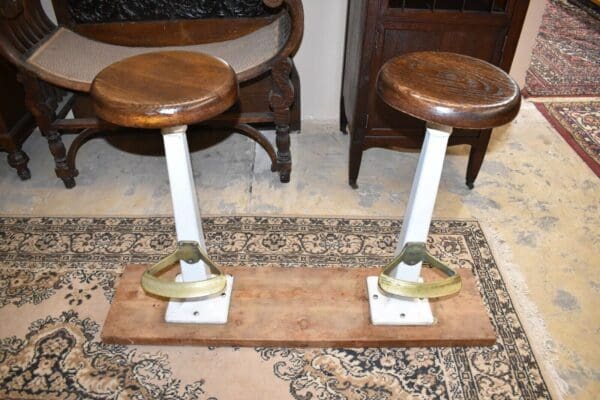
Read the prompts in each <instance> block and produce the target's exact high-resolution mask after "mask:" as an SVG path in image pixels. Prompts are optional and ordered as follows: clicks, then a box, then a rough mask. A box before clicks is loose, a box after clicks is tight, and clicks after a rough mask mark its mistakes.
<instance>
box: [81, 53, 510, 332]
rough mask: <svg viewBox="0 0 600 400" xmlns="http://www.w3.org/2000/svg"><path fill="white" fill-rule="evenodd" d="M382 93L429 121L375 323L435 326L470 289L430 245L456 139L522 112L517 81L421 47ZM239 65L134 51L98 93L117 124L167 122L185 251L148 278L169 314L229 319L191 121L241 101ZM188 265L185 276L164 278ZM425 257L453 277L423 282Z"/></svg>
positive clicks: (373, 283)
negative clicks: (208, 233) (198, 184)
mask: <svg viewBox="0 0 600 400" xmlns="http://www.w3.org/2000/svg"><path fill="white" fill-rule="evenodd" d="M377 91H378V93H379V96H380V97H381V98H382V99H383V100H384V101H385V102H386V103H387V104H388V105H389V106H391V107H393V108H394V109H396V110H398V111H401V112H404V113H407V114H410V115H412V116H415V117H417V118H420V119H422V120H425V121H427V130H426V135H425V140H424V143H423V148H422V151H421V156H420V159H419V163H418V166H417V171H416V175H415V179H414V182H413V186H412V190H411V195H410V199H409V202H408V208H407V211H406V213H405V219H404V223H403V225H402V232H401V234H400V237H399V243H398V248H397V252H396V254H397V255H396V257H395V258H394V259H393V260H392V261H391V262H390V263H389V264H388V265H387V266H386V267H385V268H384V269H383V271H382V272H381V274H380V275H379V276H372V277H368V278H367V289H368V295H369V306H370V316H371V322H372V323H373V324H375V325H431V324H434V323H435V318H434V317H433V315H432V312H431V308H430V305H429V302H428V299H429V298H439V297H445V296H450V295H452V294H455V293H457V292H458V291H460V289H461V276H460V275H459V274H458V273H457V272H455V271H454V270H452V269H451V268H449V267H448V266H446V265H444V264H443V263H442V262H440V261H439V260H437V259H436V258H434V257H433V256H432V255H431V254H430V253H429V252H428V251H427V249H426V245H425V243H426V241H427V235H428V232H429V226H430V224H431V218H432V213H433V208H434V204H435V200H436V195H437V191H438V187H439V182H440V177H441V172H442V167H443V162H444V157H445V152H446V148H447V143H448V138H449V136H450V134H451V132H452V127H455V128H472V129H484V128H493V127H497V126H500V125H503V124H505V123H507V122H509V121H511V120H512V119H513V118H514V117H515V116H516V114H517V113H518V110H519V105H520V93H519V88H518V85H517V84H516V83H515V82H514V80H513V79H512V78H510V77H509V76H508V75H507V74H506V73H504V72H503V71H502V70H500V69H498V68H496V67H494V66H492V65H490V64H488V63H486V62H484V61H481V60H478V59H475V58H471V57H467V56H462V55H458V54H453V53H441V52H420V53H411V54H406V55H404V56H401V57H397V58H395V59H392V60H390V61H389V62H388V63H387V64H385V65H384V66H383V68H382V69H381V71H380V74H379V78H378V81H377ZM237 94H238V83H237V79H236V75H235V73H234V71H233V70H232V68H231V67H230V66H229V65H228V64H227V63H225V62H224V61H223V60H220V59H217V58H215V57H212V56H209V55H204V54H198V53H189V52H178V51H168V52H157V53H147V54H143V55H138V56H135V57H131V58H128V59H125V60H122V61H120V62H117V63H115V64H113V65H111V66H109V67H108V68H106V69H105V70H103V71H102V72H101V73H100V74H99V75H98V76H97V77H96V79H95V80H94V83H93V85H92V90H91V95H92V98H93V101H94V107H95V111H96V113H97V115H98V116H99V117H100V118H102V119H104V120H106V121H108V122H110V123H113V124H116V125H120V126H124V127H134V128H149V129H157V128H158V129H161V130H162V133H163V139H164V148H165V156H166V160H167V167H168V172H169V182H170V187H171V196H172V201H173V211H174V217H175V226H176V231H177V240H178V248H177V250H176V251H175V252H174V253H173V254H171V255H170V256H168V257H167V258H165V259H163V260H162V261H161V262H159V263H158V264H156V265H154V266H152V267H150V268H148V269H147V270H146V271H145V272H144V274H143V276H142V282H141V284H142V286H143V288H144V290H145V291H146V292H148V293H150V294H153V295H157V296H160V297H163V298H169V299H171V301H170V303H169V306H168V308H167V311H166V321H167V322H174V323H177V322H179V323H204V324H224V323H226V322H227V319H228V312H229V307H230V300H231V295H232V287H233V277H232V276H230V275H227V274H225V273H224V272H222V271H221V270H220V269H219V267H218V266H216V265H215V264H214V263H213V262H212V261H211V260H210V259H209V257H208V255H207V253H206V245H205V241H204V234H203V232H202V222H201V218H200V211H199V207H198V200H197V194H196V189H195V185H194V179H193V173H192V167H191V162H190V155H189V149H188V145H187V139H186V127H187V125H189V124H193V123H194V124H195V123H199V122H202V121H205V120H209V119H211V118H213V117H215V116H217V115H219V114H220V113H222V112H224V111H226V110H227V109H228V108H229V107H231V106H232V105H233V104H234V103H235V102H236V101H237ZM177 262H179V264H180V266H181V274H180V276H178V278H177V280H176V281H173V280H172V279H165V278H163V277H161V276H160V275H161V274H162V273H163V272H164V271H165V270H166V269H167V268H170V267H171V266H172V265H173V264H176V263H177ZM422 264H426V265H429V266H431V267H433V268H435V269H437V270H438V271H440V272H441V273H443V274H444V278H443V279H440V280H435V281H433V282H422V281H421V267H422Z"/></svg>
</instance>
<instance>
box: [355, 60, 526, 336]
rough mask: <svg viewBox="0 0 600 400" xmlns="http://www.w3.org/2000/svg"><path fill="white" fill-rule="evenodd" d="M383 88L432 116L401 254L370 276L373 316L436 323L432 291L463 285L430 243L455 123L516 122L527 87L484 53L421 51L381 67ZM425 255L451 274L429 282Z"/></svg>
mask: <svg viewBox="0 0 600 400" xmlns="http://www.w3.org/2000/svg"><path fill="white" fill-rule="evenodd" d="M377 93H378V95H379V97H380V98H381V99H382V100H383V101H384V102H385V103H387V104H388V105H389V106H390V107H392V108H394V109H396V110H398V111H400V112H403V113H406V114H409V115H412V116H413V117H416V118H420V119H422V120H424V121H426V123H427V129H426V134H425V140H424V142H423V148H422V150H421V155H420V158H419V162H418V165H417V170H416V174H415V178H414V181H413V186H412V190H411V194H410V198H409V201H408V206H407V210H406V213H405V217H404V222H403V224H402V231H401V233H400V236H399V240H398V247H397V249H396V257H395V258H394V259H393V260H392V261H391V262H390V263H389V264H388V265H387V266H386V267H384V268H383V270H382V272H381V274H380V275H379V277H369V278H368V279H367V284H368V288H369V302H370V307H371V319H372V321H373V323H375V324H388V325H389V324H399V325H415V324H416V325H427V324H433V323H434V318H433V316H432V315H431V310H430V308H429V306H428V304H427V303H426V302H427V298H432V297H444V296H448V295H452V294H454V293H456V292H458V291H459V290H460V289H461V281H460V276H459V274H457V273H456V271H453V270H452V269H451V268H449V267H448V266H447V265H445V264H444V263H442V262H441V261H439V260H438V259H436V258H435V257H433V255H432V254H430V253H429V252H428V251H427V249H426V243H427V236H428V233H429V227H430V224H431V218H432V214H433V208H434V205H435V200H436V197H437V192H438V188H439V183H440V178H441V174H442V167H443V162H444V157H445V153H446V149H447V145H448V139H449V137H450V135H451V133H452V128H465V129H485V128H494V127H497V126H500V125H504V124H506V123H508V122H510V121H511V120H512V119H514V118H515V116H516V115H517V113H518V112H519V107H520V104H521V96H520V91H519V87H518V85H517V83H516V82H515V81H514V80H513V79H512V78H511V77H510V76H508V75H507V74H506V73H505V72H504V71H502V70H501V69H499V68H497V67H495V66H493V65H491V64H489V63H487V62H485V61H482V60H479V59H476V58H472V57H468V56H464V55H460V54H454V53H446V52H416V53H409V54H405V55H402V56H399V57H396V58H393V59H391V60H389V61H388V62H387V63H386V64H385V65H384V66H383V67H382V68H381V70H380V72H379V76H378V79H377ZM423 263H425V264H427V265H429V266H431V267H434V268H436V269H438V270H440V271H441V272H442V273H443V274H444V275H446V277H445V278H444V279H442V280H438V281H434V282H429V283H423V282H422V281H421V266H422V264H423ZM391 309H393V310H394V311H393V312H390V310H391Z"/></svg>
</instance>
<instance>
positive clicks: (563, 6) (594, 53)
mask: <svg viewBox="0 0 600 400" xmlns="http://www.w3.org/2000/svg"><path fill="white" fill-rule="evenodd" d="M525 94H526V95H527V96H529V97H574V96H598V95H599V94H600V21H599V20H598V19H596V18H594V17H593V16H592V15H590V14H589V13H588V12H586V10H585V9H583V8H582V7H580V6H577V5H575V4H571V3H569V2H567V1H566V0H549V1H548V4H547V6H546V10H545V13H544V16H543V19H542V24H541V26H540V32H539V34H538V37H537V40H536V45H535V47H534V49H533V54H532V60H531V66H530V68H529V70H528V71H527V76H526V87H525Z"/></svg>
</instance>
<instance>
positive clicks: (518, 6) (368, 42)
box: [340, 0, 529, 187]
mask: <svg viewBox="0 0 600 400" xmlns="http://www.w3.org/2000/svg"><path fill="white" fill-rule="evenodd" d="M528 5H529V0H349V4H348V22H347V31H346V52H345V60H344V77H343V83H342V99H341V110H340V114H341V115H340V122H341V129H342V130H343V131H347V132H348V133H349V134H350V135H351V140H350V163H349V183H350V185H352V186H353V187H356V180H357V177H358V173H359V169H360V164H361V159H362V153H363V151H364V150H366V149H369V148H371V147H384V148H420V146H421V144H422V141H423V136H424V132H425V123H424V122H423V121H420V120H417V119H415V118H412V117H410V116H408V115H405V114H402V113H399V112H397V111H395V110H393V109H391V108H390V107H389V106H387V105H386V104H384V103H383V102H382V101H381V100H380V99H379V98H378V96H377V93H376V91H375V87H376V80H377V74H378V72H379V69H380V68H381V66H382V65H383V64H384V63H385V62H386V61H387V60H389V59H391V58H393V57H395V56H398V55H400V54H404V53H409V52H413V51H423V50H440V51H450V52H456V53H461V54H466V55H470V56H473V57H477V58H480V59H483V60H486V61H488V62H491V63H492V64H494V65H497V66H499V67H500V68H502V69H503V70H505V71H507V72H508V70H509V69H510V66H511V63H512V59H513V56H514V53H515V49H516V46H517V41H518V38H519V35H520V33H521V28H522V25H523V21H524V19H525V13H526V11H527V7H528ZM490 133H491V130H459V129H455V131H454V133H453V135H452V136H451V138H450V145H458V144H468V145H470V146H471V152H470V156H469V163H468V167H467V185H468V186H469V187H473V183H474V181H475V178H476V177H477V174H478V172H479V169H480V167H481V163H482V162H483V158H484V156H485V151H486V149H487V145H488V142H489V139H490Z"/></svg>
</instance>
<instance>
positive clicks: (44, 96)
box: [19, 73, 77, 189]
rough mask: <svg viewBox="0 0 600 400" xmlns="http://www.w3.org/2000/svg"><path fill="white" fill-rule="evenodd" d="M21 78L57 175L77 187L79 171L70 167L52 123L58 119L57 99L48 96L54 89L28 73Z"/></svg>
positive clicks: (27, 100) (71, 186)
mask: <svg viewBox="0 0 600 400" xmlns="http://www.w3.org/2000/svg"><path fill="white" fill-rule="evenodd" d="M19 80H20V81H21V83H22V84H23V87H24V89H25V104H26V106H27V108H28V109H29V111H30V112H31V114H32V115H33V116H34V118H35V120H36V122H37V124H38V127H39V128H40V132H41V133H42V135H44V137H45V138H46V140H47V141H48V148H49V149H50V153H52V156H53V157H54V165H55V167H54V171H55V172H56V176H57V177H59V178H60V179H62V181H63V183H64V184H65V187H66V188H67V189H71V188H73V187H75V177H76V176H77V171H76V170H73V169H71V168H69V165H68V162H67V150H66V149H65V145H64V144H63V142H62V139H61V135H60V132H58V130H56V129H54V128H52V123H53V122H54V120H55V119H56V112H55V106H56V99H52V98H48V96H50V95H51V92H53V91H51V90H48V89H44V87H43V86H42V85H43V83H42V82H40V81H39V80H38V79H37V78H35V77H33V76H31V75H29V74H27V73H21V74H19Z"/></svg>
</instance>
